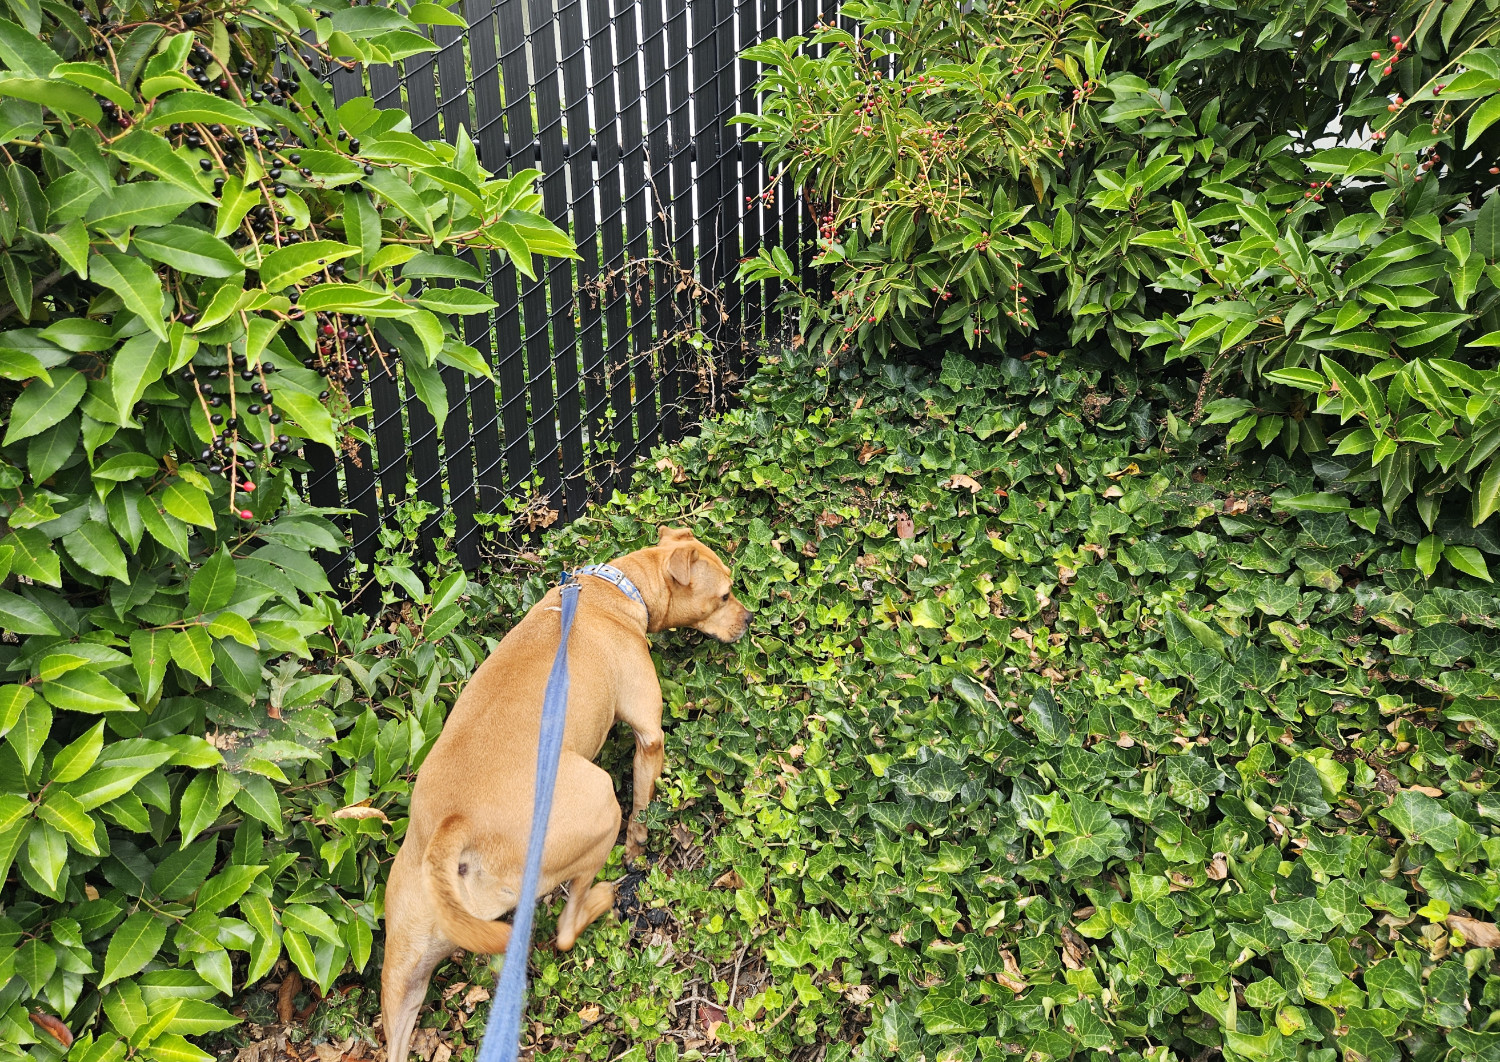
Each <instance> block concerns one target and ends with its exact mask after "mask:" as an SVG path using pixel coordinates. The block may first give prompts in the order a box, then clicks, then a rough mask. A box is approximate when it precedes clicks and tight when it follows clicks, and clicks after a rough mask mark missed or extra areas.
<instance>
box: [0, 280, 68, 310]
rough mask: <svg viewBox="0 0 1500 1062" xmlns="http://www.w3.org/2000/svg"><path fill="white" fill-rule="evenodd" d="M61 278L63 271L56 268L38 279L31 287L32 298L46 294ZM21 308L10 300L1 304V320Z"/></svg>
mask: <svg viewBox="0 0 1500 1062" xmlns="http://www.w3.org/2000/svg"><path fill="white" fill-rule="evenodd" d="M61 279H62V271H61V270H60V269H54V270H53V271H52V272H50V273H48V274H47V275H46V276H44V277H43V278H42V279H41V280H38V281H37V282H36V285H35V286H34V287H33V288H32V289H31V297H32V299H38V298H40V297H41V296H43V295H45V294H46V293H47V290H48V289H49V288H51V287H52V286H53V285H54V284H56V283H57V282H58V281H59V280H61ZM19 309H20V307H19V306H17V305H16V304H15V303H13V302H8V303H6V304H5V305H4V306H0V321H3V320H5V319H6V318H7V317H9V316H10V315H11V314H13V313H15V312H16V311H18V310H19Z"/></svg>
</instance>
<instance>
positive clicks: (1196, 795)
mask: <svg viewBox="0 0 1500 1062" xmlns="http://www.w3.org/2000/svg"><path fill="white" fill-rule="evenodd" d="M1163 770H1164V771H1165V773H1166V778H1167V795H1168V796H1170V797H1171V798H1172V799H1173V800H1175V801H1177V803H1179V804H1181V805H1182V806H1183V807H1185V808H1189V809H1191V810H1193V811H1204V810H1206V809H1207V808H1208V804H1209V799H1210V797H1211V795H1212V794H1214V793H1217V792H1218V791H1219V790H1220V789H1221V788H1223V786H1224V772H1223V771H1221V770H1219V769H1218V768H1217V767H1215V766H1213V765H1212V764H1210V763H1209V762H1208V761H1207V760H1205V759H1203V758H1202V757H1200V756H1198V755H1196V754H1194V753H1191V752H1187V753H1183V754H1182V755H1179V756H1169V757H1168V758H1167V760H1166V762H1165V764H1164V766H1163ZM1314 775H1316V772H1314Z"/></svg>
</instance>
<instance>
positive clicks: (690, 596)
mask: <svg viewBox="0 0 1500 1062" xmlns="http://www.w3.org/2000/svg"><path fill="white" fill-rule="evenodd" d="M611 564H612V566H613V567H615V568H617V569H619V570H620V571H621V572H623V573H624V574H625V575H626V576H627V577H628V578H629V579H630V581H631V582H632V583H634V584H635V586H636V587H637V588H638V589H639V591H640V593H641V596H642V598H643V599H644V601H645V606H644V607H642V605H640V604H638V603H636V602H635V601H634V600H632V599H631V598H630V597H627V596H626V594H625V592H624V591H623V590H621V589H620V588H619V587H618V586H615V585H612V584H611V583H610V582H608V581H606V580H604V579H602V578H596V577H591V576H586V575H585V576H581V577H580V578H579V582H580V583H581V584H582V590H581V591H580V592H579V595H578V612H577V615H576V617H575V618H574V622H573V632H572V636H571V638H570V639H569V649H568V652H569V673H570V676H571V680H572V688H571V692H570V695H569V699H568V716H567V727H566V729H565V731H564V735H563V749H562V758H561V762H560V763H559V764H558V770H557V786H556V788H555V789H554V790H553V792H554V798H553V805H552V814H551V817H550V818H549V819H548V822H547V839H546V845H545V848H544V850H543V856H542V875H541V881H540V883H539V886H538V889H537V895H538V896H541V895H545V894H546V893H548V892H550V891H551V890H552V889H555V888H556V887H557V886H558V885H560V884H562V883H564V882H566V883H567V885H568V904H567V907H566V909H565V910H564V911H563V913H562V917H561V918H560V919H559V920H558V926H557V947H558V949H559V950H560V951H566V950H568V949H569V948H571V947H572V946H573V943H574V942H575V941H576V940H577V939H578V935H579V934H580V933H582V932H583V930H584V928H585V927H586V926H588V924H589V923H590V922H592V921H594V919H596V918H598V917H599V916H600V915H602V914H604V913H605V912H606V911H608V910H609V909H610V908H611V907H612V906H613V904H614V895H615V892H614V883H613V882H600V883H598V884H594V879H595V878H596V877H597V876H598V874H599V871H600V870H601V869H603V867H604V863H605V860H606V859H608V858H609V853H610V850H611V849H612V848H613V847H614V845H615V841H616V839H617V838H618V836H619V833H620V822H621V816H620V804H619V801H617V800H616V799H615V790H614V783H613V781H612V780H611V779H610V776H609V775H608V774H607V773H606V772H605V771H604V770H602V769H601V768H599V767H598V766H596V765H595V764H594V763H593V760H594V757H595V756H597V755H598V754H599V750H600V749H601V748H602V747H603V746H604V740H605V738H606V737H608V735H609V732H610V729H611V728H612V727H613V726H614V724H615V723H616V722H617V721H618V722H623V723H627V724H629V725H630V728H631V729H632V730H634V731H635V804H634V807H633V808H632V811H631V817H630V822H629V826H628V829H627V831H626V845H625V855H626V857H627V858H628V859H633V858H635V857H636V856H637V855H639V854H640V852H641V848H642V846H643V845H644V844H645V841H646V826H645V824H644V823H643V822H640V821H639V819H638V816H639V814H640V812H641V811H642V810H644V809H645V807H646V805H647V804H649V803H650V802H651V797H652V794H653V792H654V790H655V787H656V780H657V778H658V777H659V776H660V775H661V768H662V732H661V686H660V685H659V684H658V682H657V679H656V669H655V668H654V667H653V666H652V663H651V649H650V645H649V644H648V642H647V639H646V634H647V632H648V631H660V630H666V629H668V628H670V627H693V628H696V629H697V630H700V631H702V632H703V633H705V634H708V635H711V636H713V637H715V638H717V639H719V640H720V641H723V642H732V641H735V640H736V639H738V638H739V637H740V636H741V635H743V634H744V633H745V629H746V627H747V626H748V625H749V622H750V615H751V614H750V611H749V610H748V609H746V608H745V607H744V606H743V605H741V604H740V603H739V601H737V600H735V597H734V594H733V593H732V592H731V589H730V584H731V577H730V572H729V569H728V568H727V567H725V565H724V563H723V562H722V561H720V560H719V558H718V557H716V556H715V555H714V553H713V551H711V550H710V549H709V548H708V547H707V546H705V545H703V544H702V543H701V542H699V541H698V540H697V539H696V538H694V537H693V535H692V532H690V531H684V530H680V529H675V528H662V529H661V532H660V538H659V540H658V542H657V545H655V546H653V547H651V548H649V549H643V550H638V551H636V552H635V553H630V554H627V555H626V556H624V557H621V558H620V559H619V560H616V561H612V562H611ZM559 601H560V597H559V591H558V590H557V588H555V587H554V588H553V589H552V590H550V591H548V593H547V596H546V597H544V598H542V600H541V601H539V602H538V603H537V604H536V605H535V606H533V607H532V609H531V611H530V612H528V613H527V614H526V616H525V618H523V619H522V620H521V622H520V623H518V624H517V625H516V626H515V627H514V628H513V629H512V630H511V631H510V633H509V634H507V635H506V636H505V638H504V640H503V641H501V643H500V645H499V647H498V648H497V649H496V650H495V652H494V653H493V654H492V655H491V656H490V658H489V659H488V660H486V661H485V662H484V664H483V665H482V666H481V667H480V668H479V670H478V671H477V672H475V673H474V677H473V678H472V679H471V680H470V681H469V684H468V686H467V687H466V688H465V689H464V691H463V693H462V694H461V695H460V696H459V698H458V703H457V704H455V705H454V706H453V712H452V713H451V714H450V715H449V716H448V721H447V723H446V724H445V725H444V726H443V732H442V734H441V735H440V736H439V737H438V739H437V742H436V743H435V744H434V745H433V746H432V751H431V752H430V753H429V754H428V756H427V759H426V761H425V762H424V763H423V764H422V769H421V771H420V772H419V773H418V775H417V781H416V786H415V788H414V789H413V790H412V797H411V821H410V824H409V825H408V827H407V831H406V838H405V840H404V841H403V843H402V845H401V850H400V852H398V853H397V854H396V861H395V864H394V865H393V866H392V867H391V876H390V882H389V884H388V885H387V886H386V897H385V966H384V969H383V970H382V971H381V997H382V998H381V1014H382V1016H383V1018H382V1020H383V1024H384V1026H385V1037H386V1044H387V1047H388V1051H387V1058H388V1062H406V1057H407V1048H408V1044H409V1043H410V1041H411V1033H412V1028H413V1026H414V1025H415V1024H416V1019H417V1011H418V1010H419V1009H420V1008H421V1006H422V999H423V997H424V996H425V995H426V990H427V981H428V979H429V978H430V977H431V975H432V971H433V969H435V968H436V966H437V964H438V963H439V962H441V961H442V960H443V959H445V958H446V957H447V956H448V955H449V954H450V953H451V952H452V951H453V949H454V947H455V946H457V947H460V948H464V949H467V950H468V951H475V952H481V953H485V954H497V953H500V952H503V951H505V949H506V945H507V944H509V942H510V930H511V927H510V924H509V923H506V922H496V921H494V919H496V918H499V917H500V916H501V915H503V914H505V913H506V912H508V911H510V910H511V909H512V908H513V907H514V906H515V902H516V896H517V894H518V893H519V892H520V885H521V870H522V865H523V863H524V861H525V856H526V841H527V834H528V833H529V831H530V829H531V818H532V800H533V798H534V795H535V790H536V756H537V745H538V742H539V740H540V735H541V707H542V694H543V691H544V690H545V689H546V685H547V676H548V673H549V671H550V670H551V667H552V658H553V657H554V656H555V655H556V653H557V646H558V640H559V636H560V630H561V618H560V613H559ZM591 886H592V887H591ZM516 961H518V962H525V961H526V957H525V956H518V957H517V959H516Z"/></svg>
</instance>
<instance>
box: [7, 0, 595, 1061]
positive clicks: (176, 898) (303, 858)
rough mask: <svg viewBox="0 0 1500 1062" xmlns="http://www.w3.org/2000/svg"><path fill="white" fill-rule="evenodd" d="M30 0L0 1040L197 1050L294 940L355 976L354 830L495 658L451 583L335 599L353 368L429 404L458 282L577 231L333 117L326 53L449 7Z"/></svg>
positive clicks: (11, 286)
mask: <svg viewBox="0 0 1500 1062" xmlns="http://www.w3.org/2000/svg"><path fill="white" fill-rule="evenodd" d="M7 6H8V12H9V14H10V16H11V19H9V20H7V19H0V152H3V153H4V155H5V161H6V165H5V167H4V169H3V172H0V267H3V273H4V278H5V291H6V293H7V296H8V297H7V298H6V299H5V301H4V303H3V305H0V326H3V327H4V328H5V329H6V330H5V331H0V415H3V422H4V435H3V438H0V580H3V584H0V626H3V628H4V630H5V632H6V635H5V638H4V640H3V644H0V671H3V672H4V680H3V684H0V734H3V735H4V738H5V740H4V741H3V743H0V883H3V889H4V892H3V904H0V1054H6V1055H16V1054H18V1053H19V1052H20V1051H21V1050H22V1047H23V1046H24V1045H27V1044H36V1045H37V1046H36V1047H34V1048H32V1051H33V1053H35V1054H36V1055H37V1057H44V1056H49V1055H51V1056H55V1055H56V1054H58V1053H59V1052H60V1051H61V1050H62V1047H63V1044H62V1043H61V1042H59V1040H58V1039H57V1038H56V1037H54V1036H53V1035H51V1034H49V1033H47V1032H45V1031H42V1029H41V1027H40V1026H38V1025H34V1024H33V1022H32V1021H31V1020H28V1014H37V1015H53V1016H55V1017H57V1018H60V1019H62V1020H63V1021H64V1022H65V1023H66V1024H67V1025H68V1026H70V1027H71V1028H73V1029H74V1030H76V1031H78V1032H80V1033H81V1032H82V1031H84V1030H85V1029H87V1030H88V1031H89V1035H90V1036H91V1037H96V1039H93V1040H91V1041H90V1043H89V1045H86V1047H82V1048H81V1047H75V1048H74V1053H75V1054H78V1053H80V1052H82V1054H83V1055H85V1056H86V1057H87V1058H88V1059H90V1060H91V1062H99V1060H104V1059H115V1058H121V1057H124V1055H125V1053H126V1051H127V1045H126V1041H125V1040H122V1039H121V1037H127V1036H128V1037H129V1038H130V1039H129V1047H130V1048H131V1049H134V1050H136V1051H138V1053H140V1054H141V1055H142V1056H143V1057H147V1058H153V1059H159V1060H162V1062H183V1060H184V1059H191V1058H203V1057H207V1056H204V1055H203V1053H202V1052H201V1051H199V1050H198V1049H197V1048H194V1047H192V1046H191V1045H190V1044H189V1043H188V1042H187V1041H186V1040H185V1039H184V1037H185V1036H191V1035H194V1034H202V1033H206V1032H210V1031H212V1030H214V1029H218V1028H222V1027H224V1026H225V1025H227V1024H233V1022H234V1019H232V1018H231V1017H230V1016H229V1015H228V1014H227V1013H226V1012H224V1011H223V1010H221V1009H220V1008H219V1007H217V1006H215V1005H213V1004H211V1003H210V1002H208V1001H209V1000H210V999H212V998H213V997H215V996H217V995H223V994H229V993H231V992H232V991H233V990H234V989H235V988H236V987H237V986H242V985H244V984H245V983H246V982H247V981H254V980H257V979H259V978H261V977H263V976H264V975H265V974H266V972H267V971H268V970H270V969H271V968H272V966H273V964H275V963H276V961H277V960H278V958H279V957H280V956H281V955H282V954H283V953H285V954H286V955H287V956H288V957H289V958H290V959H291V961H292V962H293V963H295V964H296V965H297V967H298V968H299V969H300V970H301V971H302V972H303V974H304V975H305V976H307V977H308V978H309V979H311V980H313V981H316V982H317V983H318V984H320V985H321V986H323V988H325V989H326V988H327V987H328V986H329V984H330V983H331V981H332V979H333V978H334V977H335V976H336V975H337V974H338V973H339V971H340V970H341V969H342V968H343V967H344V966H345V964H346V963H349V962H352V963H353V964H354V966H355V967H357V968H362V967H363V966H364V965H365V964H366V962H367V961H368V959H369V956H370V951H371V945H372V940H373V936H374V928H375V926H376V920H377V918H378V916H379V912H380V882H381V871H380V868H379V855H378V854H377V853H374V852H372V851H371V847H370V846H371V843H372V841H378V839H379V838H380V837H381V836H382V834H383V832H384V831H385V830H387V828H388V827H386V825H385V824H384V822H383V819H382V818H381V817H380V815H379V814H378V812H377V811H376V810H367V811H354V812H349V813H347V815H348V816H353V817H342V818H340V817H334V816H333V813H334V811H335V809H338V808H342V807H344V806H346V805H352V806H373V808H374V809H378V808H380V807H381V806H383V805H384V804H386V803H388V802H389V801H390V800H391V799H393V798H394V796H395V795H397V794H400V793H401V792H404V787H405V785H406V768H407V765H408V764H410V763H411V762H413V761H414V760H416V759H418V758H419V757H420V756H421V754H422V752H423V751H424V750H425V748H426V746H427V745H428V744H430V742H431V741H432V740H433V739H434V738H435V737H436V735H437V732H438V730H439V728H440V726H441V721H442V709H441V706H440V704H439V699H440V697H441V696H447V695H448V692H449V691H448V688H447V687H446V686H443V685H442V684H443V683H444V682H446V681H451V678H452V677H461V676H462V675H463V674H466V673H467V670H468V669H469V668H471V667H472V666H473V665H474V664H475V663H476V662H477V660H478V659H479V658H480V656H481V655H482V650H481V648H480V647H479V646H478V645H476V644H475V643H474V642H472V641H470V640H468V639H466V638H463V637H460V636H458V635H455V634H452V633H450V632H452V631H454V629H455V627H456V626H457V625H458V623H459V622H460V621H461V620H462V618H463V604H462V599H463V595H464V593H465V584H464V580H463V578H462V576H454V577H450V578H448V579H446V580H444V581H443V582H442V583H441V584H440V585H438V586H437V587H435V589H434V590H433V592H432V593H431V595H429V594H428V593H427V592H426V590H425V589H424V588H423V587H422V586H421V585H420V583H419V582H418V583H414V584H411V580H407V582H408V583H409V584H411V589H412V590H413V592H414V594H415V601H414V602H413V608H412V609H411V610H409V612H408V619H409V623H408V624H407V625H404V626H399V625H398V627H397V629H395V630H393V631H390V632H382V631H380V630H379V629H376V630H374V631H373V632H372V631H368V630H366V621H365V620H364V619H362V618H359V617H345V616H342V615H341V614H340V610H339V606H338V603H337V599H336V598H335V596H334V595H333V594H332V592H331V587H330V586H329V584H328V580H327V578H326V577H325V575H324V573H323V570H322V568H321V567H320V565H319V563H318V562H317V560H316V559H315V554H316V551H319V550H335V551H337V550H341V549H343V548H344V541H343V538H342V536H341V535H340V534H339V533H338V532H337V530H336V529H335V528H334V526H333V525H332V524H331V523H330V522H329V520H328V519H327V517H328V516H329V515H330V514H329V513H328V512H326V511H320V510H317V509H314V508H311V507H309V506H308V505H307V504H305V502H304V501H303V500H302V499H301V498H299V496H298V494H297V491H296V487H295V484H294V481H293V476H294V474H295V473H296V472H297V471H299V470H304V469H306V467H307V465H306V462H305V461H304V460H303V458H302V456H301V448H302V447H303V446H304V445H305V444H307V443H316V444H321V446H322V447H330V448H334V449H338V448H340V447H341V446H343V445H345V444H346V443H349V442H351V441H354V440H357V438H358V432H357V430H356V429H355V428H354V427H353V425H352V423H351V420H352V417H351V414H352V413H354V412H356V411H353V410H351V409H350V403H349V401H348V400H347V398H346V397H345V395H344V383H345V381H346V380H348V379H349V377H350V374H351V373H354V372H359V371H362V369H361V366H362V365H365V364H369V365H371V366H377V365H380V366H384V367H385V368H386V369H388V370H389V371H390V372H392V373H394V374H401V375H404V377H405V378H406V380H407V381H408V382H409V383H410V385H411V386H412V387H413V388H414V389H415V391H416V393H417V394H418V395H419V396H420V397H421V398H422V400H423V401H424V402H425V403H426V404H427V406H428V407H429V408H430V409H431V411H432V413H433V415H434V416H435V418H436V419H437V421H438V423H439V424H441V423H442V422H443V420H444V417H445V411H446V397H445V391H444V387H443V384H442V382H441V380H440V378H439V373H438V367H439V366H440V365H449V366H456V367H457V368H459V369H462V370H465V371H470V372H486V373H487V372H488V368H487V366H485V364H484V362H483V360H482V359H481V358H480V356H479V355H478V354H477V353H476V352H475V351H474V350H473V349H472V348H470V347H467V346H465V345H464V344H463V343H462V342H461V341H460V340H459V339H458V338H457V337H456V336H455V335H454V330H453V326H452V324H451V323H450V322H449V320H448V315H449V314H450V313H469V312H484V311H485V310H487V309H488V308H490V307H491V306H492V305H493V303H492V302H491V301H490V300H489V299H488V298H487V297H486V296H485V295H484V294H482V292H480V291H478V290H475V289H474V288H472V287H468V286H465V285H464V284H463V283H461V282H463V281H479V280H480V279H481V278H482V277H483V275H484V273H483V270H484V268H485V266H486V263H487V262H488V261H489V258H490V256H491V255H495V254H499V255H501V256H506V255H509V256H511V259H512V261H514V262H515V264H516V266H517V267H518V268H519V269H521V270H522V271H523V272H529V271H530V268H531V256H532V254H533V253H541V254H549V255H570V254H572V253H573V251H572V247H571V245H570V243H569V242H568V240H567V237H566V236H565V235H564V234H563V233H562V232H561V231H559V230H558V229H556V228H555V227H554V226H552V225H551V224H550V223H548V222H547V221H546V220H545V219H544V218H542V217H541V216H540V215H539V214H538V213H537V208H538V206H539V204H540V201H541V197H540V195H538V194H536V193H535V192H534V190H533V187H532V186H533V181H534V178H535V177H536V176H537V174H536V173H535V171H526V172H523V173H520V174H518V175H516V176H515V177H513V178H510V179H505V180H497V179H494V178H492V176H491V175H490V174H488V173H487V172H486V171H484V170H483V169H482V168H481V167H480V166H479V163H478V160H477V158H476V155H475V151H474V147H473V144H472V143H471V141H470V140H469V138H468V137H467V136H466V135H465V134H464V133H463V132H462V131H461V130H459V131H457V135H456V143H455V144H454V145H448V144H444V143H427V142H423V141H421V140H419V139H418V138H417V137H415V136H413V135H412V134H411V132H410V130H409V128H408V121H407V117H406V115H404V114H403V113H402V112H400V111H395V110H392V111H379V110H376V109H375V108H374V107H373V106H372V105H371V104H370V102H369V101H368V100H363V99H361V100H355V101H353V102H351V103H348V104H345V105H344V106H343V107H340V108H338V109H337V110H335V108H334V105H333V103H332V100H331V99H330V97H329V95H328V93H327V91H326V90H325V88H324V86H323V85H322V83H321V81H320V77H321V75H322V68H323V67H324V66H325V65H326V64H327V63H328V61H329V57H330V54H331V55H337V56H345V57H349V58H351V59H355V60H359V61H391V60H394V59H398V58H401V57H403V56H406V55H410V54H413V53H415V52H420V51H424V50H431V49H432V48H433V47H434V45H433V44H432V43H431V42H430V41H429V40H427V39H426V38H425V37H423V36H422V35H421V34H420V32H419V31H418V25H417V24H418V23H432V24H454V23H455V22H456V21H461V20H458V18H457V16H455V15H452V14H451V13H449V12H447V11H446V10H444V9H443V8H442V7H440V6H438V5H434V4H430V3H420V4H414V5H412V6H411V7H410V8H409V10H408V9H405V8H403V9H402V10H397V9H393V8H378V7H359V6H346V5H342V4H333V3H314V4H280V3H277V2H275V0H253V2H251V0H246V2H240V0H233V2H229V3H224V4H214V5H211V6H208V7H205V6H200V5H184V6H182V7H181V8H180V9H179V8H178V7H177V5H175V4H170V3H169V4H163V5H155V4H151V3H141V4H132V5H130V6H128V7H126V6H120V7H113V6H105V7H102V8H101V7H96V6H94V3H93V0H79V2H76V3H75V4H74V5H73V6H68V5H65V4H61V3H55V2H50V0H49V2H47V3H43V4H36V3H31V2H28V0H9V3H8V5H7ZM403 12H404V13H403ZM304 34H306V35H307V39H306V40H303V39H302V37H303V35H304ZM313 53H316V54H315V55H314V54H313ZM304 54H306V55H309V56H311V59H304ZM309 61H310V62H312V63H313V64H314V65H316V66H317V67H318V68H319V69H318V70H317V71H314V70H310V69H309V68H308V65H307V63H308V62H309ZM277 63H279V64H281V65H280V66H276V65H275V64H277ZM471 252H472V253H471ZM476 262H477V265H476ZM455 281H458V282H460V283H454V282H455ZM324 452H325V453H326V452H327V451H324ZM334 656H336V657H338V658H339V659H340V660H341V661H342V670H340V671H337V672H335V671H333V670H332V669H331V668H330V665H329V664H328V663H327V661H328V659H329V658H330V657H334ZM312 657H316V658H317V660H318V661H319V662H318V663H315V664H313V665H311V666H309V664H308V663H307V661H308V660H309V658H312ZM377 712H378V713H379V715H377ZM335 756H337V757H340V759H338V760H336V759H335ZM340 762H342V763H343V764H344V766H342V767H336V766H335V764H337V763H340ZM360 815H365V816H367V817H364V818H360V817H358V816H360ZM62 1039H63V1040H66V1039H67V1036H66V1035H63V1036H62Z"/></svg>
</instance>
